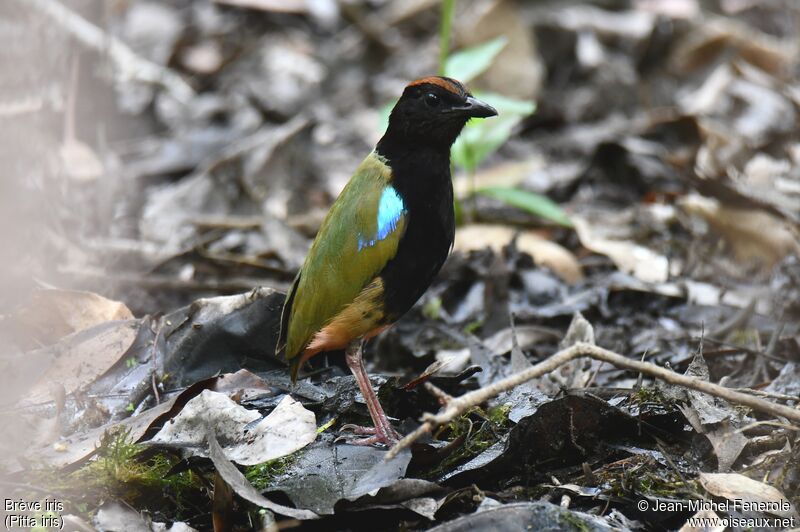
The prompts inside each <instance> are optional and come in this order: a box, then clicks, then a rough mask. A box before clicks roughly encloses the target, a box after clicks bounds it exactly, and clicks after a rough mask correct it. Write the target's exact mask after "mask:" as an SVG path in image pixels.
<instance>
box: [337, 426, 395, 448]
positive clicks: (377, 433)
mask: <svg viewBox="0 0 800 532" xmlns="http://www.w3.org/2000/svg"><path fill="white" fill-rule="evenodd" d="M340 431H341V432H344V431H347V432H351V433H353V434H356V435H358V436H369V437H368V438H347V437H346V436H339V437H338V438H336V441H344V442H345V443H348V444H350V445H375V444H381V445H384V446H386V447H391V446H392V445H394V444H395V443H397V442H398V441H399V440H400V438H401V436H400V434H399V433H398V432H397V431H396V430H394V429H393V428H392V427H391V426H386V427H384V430H379V429H378V428H376V427H362V426H360V425H354V424H352V423H348V424H347V425H342V428H341V429H340Z"/></svg>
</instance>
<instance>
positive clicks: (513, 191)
mask: <svg viewBox="0 0 800 532" xmlns="http://www.w3.org/2000/svg"><path fill="white" fill-rule="evenodd" d="M476 193H477V194H481V195H483V196H487V197H489V198H494V199H496V200H499V201H502V202H504V203H508V204H509V205H513V206H514V207H517V208H519V209H522V210H525V211H528V212H529V213H531V214H535V215H536V216H541V217H542V218H546V219H548V220H551V221H553V222H556V223H558V224H560V225H563V226H565V227H572V220H570V219H569V217H568V216H567V215H566V213H565V212H564V211H563V210H561V207H559V206H558V204H557V203H556V202H554V201H553V200H551V199H550V198H548V197H547V196H542V195H540V194H534V193H533V192H528V191H527V190H522V189H519V188H513V187H487V188H481V189H478V190H477V191H476Z"/></svg>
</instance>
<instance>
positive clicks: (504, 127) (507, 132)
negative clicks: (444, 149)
mask: <svg viewBox="0 0 800 532" xmlns="http://www.w3.org/2000/svg"><path fill="white" fill-rule="evenodd" d="M476 97H477V98H479V99H481V100H483V101H485V102H486V103H488V104H489V105H491V106H492V107H494V108H495V109H497V116H495V117H492V118H487V119H481V120H471V121H470V122H469V123H468V124H467V125H466V127H464V130H463V131H462V132H461V136H459V137H458V140H456V142H455V144H453V150H452V152H451V154H450V156H451V159H452V161H453V164H455V165H456V166H458V167H460V168H463V169H464V170H467V171H468V172H472V171H474V170H475V168H477V166H478V165H479V164H480V163H481V162H482V161H483V160H484V159H485V158H486V157H488V156H489V155H491V154H492V153H494V152H495V151H496V150H497V149H498V148H499V147H500V146H502V145H503V143H505V141H507V140H508V138H509V137H510V136H511V133H512V132H513V131H514V127H515V126H516V125H517V124H519V123H520V121H522V119H523V118H525V117H526V116H529V115H530V114H532V113H533V112H534V111H535V110H536V104H534V103H533V102H529V101H525V100H518V99H515V98H509V97H507V96H502V95H500V94H496V93H476Z"/></svg>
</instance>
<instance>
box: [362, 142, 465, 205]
mask: <svg viewBox="0 0 800 532" xmlns="http://www.w3.org/2000/svg"><path fill="white" fill-rule="evenodd" d="M375 151H376V152H377V153H378V155H380V156H381V157H383V158H385V159H386V162H387V163H388V165H389V167H390V168H391V169H392V185H393V186H394V188H395V189H396V190H397V191H398V192H399V193H400V196H401V197H402V198H403V200H404V201H405V202H406V204H407V205H408V207H409V209H413V208H414V206H416V205H418V204H420V203H429V201H426V200H437V199H438V198H435V197H431V196H438V195H439V194H440V193H442V192H446V190H445V189H449V191H450V192H449V195H450V196H451V197H452V194H453V192H452V183H451V180H450V146H449V145H444V144H430V143H422V142H409V141H408V140H407V138H405V136H404V135H397V134H393V133H392V132H391V131H387V132H386V134H385V135H384V136H383V138H382V139H381V140H380V141H379V142H378V145H377V146H376V147H375Z"/></svg>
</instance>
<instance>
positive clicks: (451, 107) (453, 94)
mask: <svg viewBox="0 0 800 532" xmlns="http://www.w3.org/2000/svg"><path fill="white" fill-rule="evenodd" d="M496 114H497V111H495V110H494V108H493V107H492V106H490V105H488V104H485V103H483V102H481V101H480V100H477V99H475V98H473V96H472V95H471V94H470V93H469V92H467V89H466V88H465V87H464V85H462V84H461V83H460V82H458V81H456V80H454V79H451V78H445V77H439V76H431V77H427V78H422V79H418V80H416V81H414V82H412V83H410V84H409V85H408V86H407V87H406V88H405V90H404V91H403V95H402V96H401V97H400V100H398V102H397V104H395V106H394V109H392V114H391V115H390V116H389V127H388V128H387V130H386V136H385V137H384V138H386V137H390V138H392V139H393V140H395V141H401V142H404V143H406V144H409V145H428V146H435V147H441V148H447V149H448V150H449V149H450V146H452V144H453V142H455V140H456V137H458V135H459V133H461V130H462V129H463V127H464V125H465V124H466V123H467V121H468V120H469V119H470V118H487V117H490V116H495V115H496Z"/></svg>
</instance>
